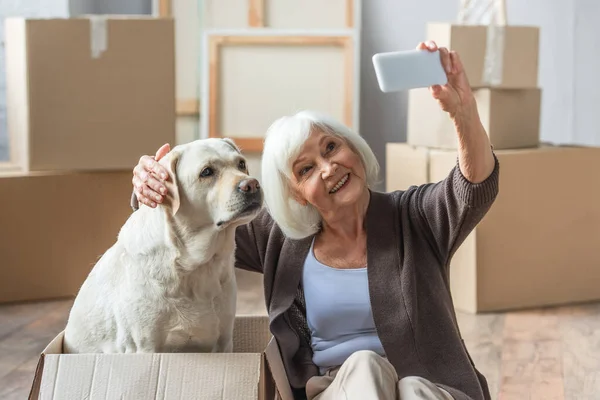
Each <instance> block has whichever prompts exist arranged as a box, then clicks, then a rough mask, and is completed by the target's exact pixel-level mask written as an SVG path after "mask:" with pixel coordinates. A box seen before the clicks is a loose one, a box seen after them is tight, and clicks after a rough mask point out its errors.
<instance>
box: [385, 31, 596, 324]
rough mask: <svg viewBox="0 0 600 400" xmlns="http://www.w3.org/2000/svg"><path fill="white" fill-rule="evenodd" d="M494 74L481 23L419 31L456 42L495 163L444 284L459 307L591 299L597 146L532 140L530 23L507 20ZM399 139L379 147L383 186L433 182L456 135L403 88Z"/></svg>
mask: <svg viewBox="0 0 600 400" xmlns="http://www.w3.org/2000/svg"><path fill="white" fill-rule="evenodd" d="M502 29H503V39H504V45H503V48H502V49H501V50H502V52H503V55H502V56H500V57H496V60H497V61H498V60H500V62H502V65H501V66H500V67H501V68H500V70H501V71H503V74H502V75H501V76H500V77H496V78H500V79H499V80H498V79H496V80H495V82H490V81H482V79H481V76H482V68H483V65H484V61H483V59H484V55H485V54H486V49H485V48H486V43H488V42H489V41H488V40H487V39H486V38H485V35H486V34H487V33H488V32H489V29H488V28H486V27H484V26H464V25H451V24H430V25H429V26H428V36H427V39H431V40H435V41H436V42H437V43H438V45H440V46H447V47H449V48H450V49H451V50H456V51H457V52H458V53H459V55H460V56H461V59H462V60H463V63H464V65H465V68H466V72H467V76H468V78H469V81H470V83H471V84H472V89H473V92H474V94H475V97H476V100H477V105H478V109H479V113H480V117H481V119H482V122H483V124H484V127H485V128H486V131H487V133H488V135H489V137H490V140H491V142H492V145H493V146H494V148H495V153H496V155H497V157H498V159H499V162H500V171H501V172H500V193H499V195H498V198H497V200H496V202H495V203H494V205H493V206H492V208H491V210H490V211H489V213H488V214H487V215H486V216H485V217H484V219H483V220H482V221H481V223H480V224H479V225H478V226H477V227H476V228H475V229H474V231H473V232H472V233H471V234H470V235H469V236H468V238H467V239H466V240H465V242H464V243H463V244H462V245H461V247H460V248H459V249H458V251H457V252H456V254H455V255H454V257H453V259H452V262H451V268H450V271H451V272H450V281H451V290H452V295H453V299H454V302H455V306H456V308H457V309H459V310H462V311H466V312H473V313H475V312H483V311H495V310H508V309H518V308H524V307H538V306H547V305H556V304H565V303H570V302H579V301H589V300H598V299H600V291H598V289H597V287H596V286H597V285H595V284H594V283H593V282H597V281H598V280H599V279H600V264H599V263H598V257H597V249H598V248H599V246H600V208H599V207H598V204H600V148H582V147H569V146H549V145H543V144H541V143H540V139H539V138H540V134H539V133H540V132H539V116H540V94H541V90H540V89H539V88H537V87H536V85H537V69H538V65H537V64H538V58H537V54H538V48H537V46H538V37H539V33H538V29H537V28H535V27H515V26H506V27H502ZM408 119H409V121H408V132H407V143H389V144H388V145H387V190H388V191H392V190H403V189H406V188H408V187H409V186H412V185H419V184H423V183H428V182H439V181H440V180H442V179H444V178H445V177H446V176H448V173H449V172H450V170H451V169H452V168H453V167H454V166H455V165H456V160H457V156H458V153H457V139H456V137H457V135H456V132H455V129H454V126H453V124H452V122H451V120H450V119H449V117H448V115H447V114H446V113H445V112H444V111H442V110H441V108H440V107H439V105H438V104H437V102H436V101H435V100H434V99H433V98H432V96H431V95H430V93H429V92H428V89H424V90H413V91H411V93H410V95H409V115H408Z"/></svg>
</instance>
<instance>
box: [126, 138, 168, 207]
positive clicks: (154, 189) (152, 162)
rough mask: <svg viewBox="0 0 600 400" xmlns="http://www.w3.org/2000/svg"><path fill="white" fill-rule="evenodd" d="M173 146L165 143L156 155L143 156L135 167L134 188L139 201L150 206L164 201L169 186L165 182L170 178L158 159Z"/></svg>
mask: <svg viewBox="0 0 600 400" xmlns="http://www.w3.org/2000/svg"><path fill="white" fill-rule="evenodd" d="M169 151H171V146H169V144H168V143H167V144H164V145H162V146H161V148H160V149H158V150H157V151H156V155H155V156H154V157H152V156H142V157H140V161H139V162H138V164H137V165H136V166H135V168H134V169H133V179H132V180H131V182H132V183H133V188H134V191H135V195H136V197H137V199H138V201H139V202H140V203H142V204H145V205H147V206H148V207H152V208H154V207H156V205H157V203H162V201H163V198H164V197H163V196H164V195H166V194H167V188H166V186H165V185H164V182H165V181H166V180H167V179H168V177H169V174H168V172H167V169H166V168H165V167H163V166H162V165H160V164H159V163H158V161H159V160H160V159H161V158H163V157H164V156H165V155H166V154H167V153H168V152H169Z"/></svg>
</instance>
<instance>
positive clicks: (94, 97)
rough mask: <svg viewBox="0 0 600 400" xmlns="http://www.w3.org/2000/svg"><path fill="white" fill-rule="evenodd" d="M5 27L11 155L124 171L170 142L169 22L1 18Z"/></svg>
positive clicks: (19, 160)
mask: <svg viewBox="0 0 600 400" xmlns="http://www.w3.org/2000/svg"><path fill="white" fill-rule="evenodd" d="M5 30H6V71H7V123H8V133H9V143H10V148H9V150H10V157H11V162H13V163H15V164H18V165H20V166H21V167H22V168H23V169H25V170H29V171H40V170H109V169H117V170H118V169H130V168H132V167H133V166H134V165H135V164H136V163H137V161H138V159H139V157H140V156H141V155H142V154H154V152H155V151H156V149H158V148H159V147H160V146H161V145H163V144H164V143H166V142H169V143H171V144H173V143H174V142H175V43H174V41H175V39H174V22H173V20H172V19H155V18H150V17H143V16H127V17H119V16H110V17H100V16H96V17H94V18H72V19H24V18H8V19H7V20H6V22H5Z"/></svg>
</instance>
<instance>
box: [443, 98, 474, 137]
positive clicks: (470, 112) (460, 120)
mask: <svg viewBox="0 0 600 400" xmlns="http://www.w3.org/2000/svg"><path fill="white" fill-rule="evenodd" d="M450 118H451V119H452V122H454V125H455V127H456V128H457V129H459V128H463V129H469V128H472V127H473V126H474V125H475V126H476V125H478V124H480V123H481V121H480V119H479V110H478V109H477V102H476V101H475V98H474V97H473V96H470V97H469V99H466V100H464V101H463V103H462V105H461V106H460V107H458V108H457V110H455V111H454V112H453V113H450Z"/></svg>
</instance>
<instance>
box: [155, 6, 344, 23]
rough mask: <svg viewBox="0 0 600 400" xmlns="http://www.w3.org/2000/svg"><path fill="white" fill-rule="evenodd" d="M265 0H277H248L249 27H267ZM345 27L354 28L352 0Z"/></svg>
mask: <svg viewBox="0 0 600 400" xmlns="http://www.w3.org/2000/svg"><path fill="white" fill-rule="evenodd" d="M160 1H170V0H160ZM265 1H277V0H248V26H250V27H251V28H265V27H268V26H267V25H266V21H265V20H266V18H265ZM346 27H347V28H354V0H346Z"/></svg>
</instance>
